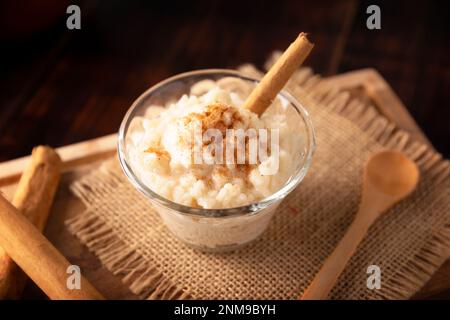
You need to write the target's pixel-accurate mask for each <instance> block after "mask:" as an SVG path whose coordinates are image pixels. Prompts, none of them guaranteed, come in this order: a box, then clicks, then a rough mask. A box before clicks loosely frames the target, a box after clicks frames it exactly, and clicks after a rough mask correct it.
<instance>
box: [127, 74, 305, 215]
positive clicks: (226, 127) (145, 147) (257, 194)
mask: <svg viewBox="0 0 450 320" xmlns="http://www.w3.org/2000/svg"><path fill="white" fill-rule="evenodd" d="M203 86H205V85H204V84H203ZM208 88H209V89H208V90H207V91H206V92H202V91H200V90H199V88H198V86H197V87H195V86H194V87H193V89H192V90H191V94H190V95H184V96H183V97H181V99H179V100H178V101H176V102H174V103H170V104H168V105H166V106H150V107H149V108H148V110H147V112H146V114H145V116H144V117H143V118H135V119H134V124H133V130H132V132H131V133H130V135H129V140H128V141H129V144H128V146H127V150H128V156H129V159H130V162H131V165H132V167H133V169H134V171H135V173H137V175H138V176H139V178H140V179H141V181H143V182H144V184H146V185H147V186H148V187H149V188H150V189H152V190H154V191H155V192H157V193H159V194H160V195H161V196H163V197H165V198H167V199H169V200H171V201H173V202H176V203H180V204H183V205H186V206H190V207H200V208H206V209H220V208H232V207H239V206H243V205H247V204H250V203H253V202H257V201H259V200H261V199H263V198H265V197H267V196H269V195H271V194H273V193H274V192H276V191H277V190H279V189H280V187H282V186H283V184H284V183H285V182H286V181H287V179H288V178H289V177H290V176H291V174H292V173H293V171H294V170H295V165H296V161H295V160H296V159H295V156H294V155H296V154H298V153H299V150H300V148H301V146H302V143H301V136H300V135H298V133H296V132H295V129H296V128H295V126H289V124H288V112H287V107H288V105H289V103H288V102H287V101H283V100H281V99H277V100H276V101H275V102H274V104H273V106H271V107H270V108H269V109H268V110H267V111H266V112H265V113H264V114H263V115H262V116H261V117H258V115H256V114H254V113H253V112H251V111H249V110H246V109H243V108H240V106H241V105H242V104H243V102H244V98H245V97H243V96H242V93H240V92H233V91H231V92H230V91H228V90H226V89H224V88H223V87H221V86H220V83H219V84H216V83H211V82H208ZM193 92H194V93H197V94H194V93H193ZM199 93H200V94H199ZM196 129H198V130H201V132H199V134H200V135H204V134H205V132H206V131H207V130H208V129H217V130H218V131H220V133H221V134H222V139H223V141H222V146H223V151H222V154H221V156H220V158H217V157H215V156H217V154H215V152H217V150H216V149H217V148H216V149H214V148H211V152H209V153H208V150H202V149H205V148H206V147H207V146H208V143H210V142H211V140H213V139H210V140H208V139H206V141H204V140H205V139H203V141H201V142H200V144H199V143H197V145H196V141H195V134H196V132H195V131H196ZM230 129H235V131H236V130H237V129H241V130H242V131H243V132H244V133H248V132H250V133H251V132H253V133H254V136H251V134H247V137H246V142H245V144H242V143H241V144H239V143H238V140H237V138H236V133H234V134H233V130H230ZM249 129H253V130H252V131H249ZM260 129H266V131H261V130H260ZM242 131H241V132H242ZM260 132H263V133H264V132H266V134H265V136H264V138H266V140H263V137H261V136H260V135H259V133H260ZM227 133H229V135H227ZM258 138H259V140H258ZM271 138H272V141H271ZM251 139H255V140H257V141H255V143H254V144H253V147H254V146H255V145H257V146H258V147H260V146H261V145H262V144H264V147H266V148H265V149H266V150H267V156H266V157H265V158H263V159H261V158H262V157H260V154H258V156H259V157H257V158H258V159H257V160H256V161H253V162H252V161H250V160H251V159H249V158H250V156H249V152H250V150H249V149H250V148H251V142H250V140H251ZM229 140H232V141H231V143H230V141H229ZM275 140H277V141H275ZM233 142H234V145H232V144H233ZM252 142H253V141H252ZM258 143H260V144H261V145H259V144H258ZM227 144H228V148H227ZM196 147H198V148H200V149H199V152H198V154H197V158H196V154H195V152H194V151H195V150H196ZM230 148H231V150H230ZM233 148H234V149H233ZM244 148H245V150H243V149H244ZM239 149H241V150H240V151H245V161H244V162H243V163H242V161H240V162H241V163H239V161H238V159H237V153H238V151H239ZM253 150H255V149H253ZM258 151H259V149H258ZM275 151H276V152H275ZM227 152H230V153H231V154H233V155H234V157H230V159H232V161H227V159H226V153H227ZM241 154H242V153H241ZM254 158H255V157H254ZM196 160H197V161H196ZM215 160H217V161H215ZM220 160H222V161H220ZM233 160H234V161H233ZM253 160H254V159H253ZM233 162H234V163H233Z"/></svg>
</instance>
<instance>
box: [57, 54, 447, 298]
mask: <svg viewBox="0 0 450 320" xmlns="http://www.w3.org/2000/svg"><path fill="white" fill-rule="evenodd" d="M277 56H278V53H275V54H274V55H273V56H272V58H271V59H269V60H268V63H267V64H266V66H265V67H266V68H269V67H270V66H271V64H272V63H273V61H275V59H276V58H277ZM239 70H240V71H241V72H243V73H245V74H248V75H249V76H253V77H260V76H262V73H261V72H260V71H258V70H257V69H256V68H255V67H253V66H252V65H243V66H241V67H240V68H239ZM287 89H288V90H289V91H290V92H292V93H293V94H294V96H295V97H296V98H298V99H299V100H300V101H301V102H302V103H304V104H305V105H311V104H315V105H320V107H321V108H322V109H324V110H327V111H333V112H335V113H337V114H340V115H342V116H344V117H346V118H347V119H349V120H351V121H352V122H353V123H355V124H356V125H358V126H359V127H360V128H361V130H363V131H364V132H366V133H367V134H368V135H369V136H371V137H372V138H374V139H375V140H376V141H378V142H379V143H380V144H381V145H383V146H384V147H386V148H388V149H396V150H399V151H402V152H404V153H405V154H406V155H408V156H409V157H410V158H411V159H413V160H414V161H416V163H417V164H418V165H419V166H420V168H421V170H422V172H427V174H428V175H429V176H430V177H431V178H432V179H433V180H434V181H435V183H437V184H441V183H444V184H445V185H447V184H448V179H447V178H448V177H449V175H450V162H449V161H448V160H445V159H442V156H441V155H440V154H438V153H436V152H435V151H434V150H432V149H431V148H430V147H428V146H427V145H425V144H423V143H420V142H417V141H414V140H413V139H412V138H411V137H410V135H409V134H408V133H407V132H405V131H403V130H400V129H398V128H397V127H396V126H395V124H394V123H392V122H390V121H389V120H388V119H387V118H385V117H384V116H382V115H381V114H379V113H378V112H377V111H376V109H375V108H374V107H373V106H371V105H368V104H366V103H363V102H362V101H360V100H359V99H358V98H354V97H352V96H351V94H350V93H349V92H347V91H345V90H339V89H337V88H335V87H332V86H330V85H329V84H327V83H326V82H325V81H322V79H321V77H320V76H318V75H314V73H313V72H312V70H311V69H309V68H302V69H300V70H298V71H297V72H296V73H295V74H294V76H293V77H292V78H291V80H290V81H289V83H288V85H287ZM102 169H103V170H100V171H96V172H95V173H93V174H90V175H87V176H86V177H83V178H82V179H81V180H79V181H77V182H75V183H74V184H73V185H72V186H71V189H72V191H73V193H74V194H75V195H76V196H77V197H79V198H80V199H81V200H82V201H83V202H84V204H85V205H86V206H87V208H88V209H87V210H86V211H85V212H83V213H82V214H80V215H78V216H76V217H75V218H73V219H71V220H68V221H66V225H67V226H68V229H69V231H70V232H71V233H72V234H74V235H76V236H77V237H78V238H79V239H80V241H81V242H82V243H83V244H85V245H86V246H87V247H88V249H89V250H90V251H92V252H93V253H94V254H95V255H96V256H97V257H98V258H99V259H100V261H101V262H102V263H103V264H104V265H105V266H106V268H107V269H108V270H110V271H111V272H112V273H113V274H115V275H119V276H120V277H122V281H123V282H124V284H125V285H127V286H129V288H130V290H131V291H132V292H133V293H135V294H136V295H138V296H140V297H142V298H144V299H189V298H195V297H192V295H191V294H190V293H189V292H186V291H185V290H183V289H181V288H179V287H178V286H177V285H175V284H174V283H172V282H171V281H170V280H169V279H167V278H166V277H165V276H164V275H163V274H162V273H161V272H160V271H158V270H157V269H156V268H155V266H154V263H153V262H152V261H149V260H148V259H146V258H144V257H143V256H142V255H141V254H139V253H138V252H137V251H136V250H135V248H133V247H130V246H128V245H126V244H125V243H124V242H123V241H122V240H120V238H119V237H118V236H117V235H115V233H114V230H113V229H112V228H111V227H110V226H109V225H107V224H106V223H105V222H104V221H102V220H101V219H100V218H99V217H98V216H97V215H96V214H95V212H93V211H91V210H89V206H90V205H89V204H90V202H91V201H90V199H89V191H90V187H89V183H88V180H90V179H101V180H102V181H103V183H105V184H112V185H114V184H117V183H119V182H120V177H118V176H117V175H116V174H115V173H114V172H113V171H112V170H108V168H107V166H103V167H102ZM98 175H101V178H100V177H99V176H98ZM444 189H445V188H444ZM448 257H450V221H449V223H446V224H444V225H443V226H442V228H440V229H439V230H436V232H434V233H433V235H432V236H431V237H430V239H429V240H428V241H427V242H426V244H425V245H424V247H423V248H422V249H420V251H419V252H418V254H417V255H416V256H414V257H413V258H412V259H411V260H410V261H409V262H408V263H407V264H406V265H405V266H404V267H403V268H402V269H400V270H399V271H398V272H397V275H396V276H395V277H393V280H390V281H388V282H384V283H383V286H384V287H385V288H388V290H384V292H385V293H384V294H383V295H381V294H378V295H377V297H378V298H380V299H406V298H410V297H411V296H412V294H413V293H415V292H417V291H418V290H419V289H420V288H421V287H422V286H423V284H424V283H426V281H427V280H429V279H430V278H431V276H432V275H433V273H434V272H435V271H436V270H437V268H439V266H440V265H441V264H442V263H444V262H445V260H447V258H448Z"/></svg>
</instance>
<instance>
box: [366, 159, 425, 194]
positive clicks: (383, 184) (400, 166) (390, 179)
mask: <svg viewBox="0 0 450 320" xmlns="http://www.w3.org/2000/svg"><path fill="white" fill-rule="evenodd" d="M365 174H366V182H368V183H370V184H371V185H372V186H373V188H375V189H376V190H378V191H379V192H383V193H385V194H387V195H390V196H396V197H405V196H406V195H408V194H410V193H411V192H412V191H413V190H414V189H415V187H416V185H417V182H418V181H419V170H418V168H417V165H416V164H415V163H414V162H413V161H411V160H410V159H409V158H407V157H406V156H405V155H403V154H402V153H400V152H397V151H391V150H386V151H382V152H379V153H377V154H375V155H374V156H373V157H371V158H370V160H369V162H368V163H367V165H366V173H365Z"/></svg>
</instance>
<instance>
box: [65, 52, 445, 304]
mask: <svg viewBox="0 0 450 320" xmlns="http://www.w3.org/2000/svg"><path fill="white" fill-rule="evenodd" d="M270 61H273V59H272V60H270ZM269 65H270V62H269ZM241 71H243V72H245V73H248V74H249V75H252V76H260V75H261V73H260V72H259V71H257V70H256V69H255V68H254V67H252V66H251V65H246V66H243V67H242V68H241ZM288 89H289V90H290V91H291V92H292V93H293V94H294V95H295V96H296V97H297V98H298V99H299V100H300V101H302V102H303V104H304V105H305V106H307V108H308V110H309V112H310V113H311V116H312V119H313V123H314V125H315V129H316V133H317V146H318V147H317V151H316V153H315V156H314V159H313V164H312V167H311V169H310V171H309V173H308V174H307V176H306V178H305V179H304V181H303V182H302V183H301V184H300V186H299V187H298V188H297V189H296V190H294V191H293V192H292V193H291V194H290V195H289V196H288V197H287V198H286V199H285V200H284V201H283V202H282V204H281V205H280V207H279V209H278V212H277V213H276V215H275V217H274V218H273V220H272V221H271V223H270V225H269V227H268V230H267V231H266V232H265V233H264V234H263V235H262V236H261V237H260V238H259V239H258V240H256V241H255V242H253V243H251V244H250V245H248V246H246V247H244V248H242V249H240V250H238V251H235V252H229V253H220V254H218V253H202V252H199V251H195V250H193V249H190V248H188V247H186V246H185V245H184V244H183V243H181V242H179V241H178V240H177V239H176V238H174V236H173V235H172V234H170V232H169V231H168V230H167V229H166V227H165V226H164V225H163V223H162V221H161V219H160V218H159V216H158V215H157V213H156V212H155V211H153V210H152V208H151V207H150V204H149V201H148V200H147V199H145V198H144V197H143V196H142V195H141V194H140V193H138V192H137V191H136V190H135V189H134V188H133V187H132V186H131V184H130V183H129V182H128V181H127V179H126V178H125V176H124V174H123V173H122V171H121V169H120V168H119V165H118V163H117V159H115V158H114V159H111V160H109V161H106V162H105V163H104V164H103V165H102V166H101V167H100V168H98V169H95V170H94V171H93V172H91V173H89V174H88V175H86V176H84V177H82V178H81V179H80V180H78V181H76V182H75V183H74V184H73V185H72V190H73V192H74V193H75V194H76V195H77V196H78V197H79V198H81V199H82V201H83V202H84V203H85V204H86V207H87V209H86V211H85V212H80V214H79V215H78V216H76V217H75V218H74V219H72V220H70V221H67V226H68V228H69V229H70V231H71V232H72V233H73V234H75V235H76V236H77V237H78V238H79V239H80V241H81V242H82V243H84V244H85V245H86V246H87V247H88V248H89V249H90V250H91V251H92V252H94V253H95V254H96V255H97V256H98V257H99V258H100V260H101V261H102V263H103V264H104V265H105V266H106V267H107V268H108V269H109V270H111V272H113V273H114V274H117V275H120V276H121V277H122V278H123V281H124V282H125V283H126V284H127V285H128V286H129V287H130V289H131V290H132V291H133V292H134V293H136V294H138V295H139V296H140V297H142V298H146V299H183V298H195V299H296V298H298V297H299V295H300V294H301V293H302V292H303V290H304V289H305V288H306V286H307V285H308V284H309V283H310V281H311V280H312V278H313V277H314V275H315V274H316V273H317V271H318V270H319V268H320V266H321V264H322V263H323V261H324V260H325V258H326V257H327V256H328V255H329V254H330V253H331V252H332V250H333V249H334V247H335V246H336V244H337V242H338V241H339V240H340V239H341V237H342V236H343V234H344V233H345V231H346V229H347V227H348V226H349V224H350V223H351V221H352V219H353V217H354V214H355V212H356V210H357V207H358V203H359V198H360V195H361V183H362V172H363V166H364V163H365V162H366V160H367V159H368V157H369V156H370V155H371V154H373V153H374V152H377V151H378V150H381V149H383V148H389V149H397V150H401V151H402V152H404V153H405V154H407V155H408V156H409V157H410V158H412V159H414V160H415V161H416V162H417V164H418V165H419V166H420V170H421V179H420V183H419V186H418V188H417V189H416V191H415V192H414V193H413V194H412V195H411V196H410V197H409V198H408V199H406V200H404V201H402V202H401V203H400V204H398V205H396V206H395V207H393V208H392V209H390V210H389V211H388V212H386V214H384V215H382V217H381V218H380V219H379V220H377V221H376V222H375V224H374V225H373V226H372V227H371V228H370V230H369V233H368V235H367V236H366V237H365V239H364V240H363V242H362V243H361V245H360V246H359V247H358V250H357V252H356V254H355V255H354V256H353V257H352V259H351V261H350V262H349V264H348V265H347V267H346V268H345V271H344V273H343V274H342V275H341V277H340V278H339V280H338V283H337V284H336V286H335V287H334V289H333V291H332V293H331V295H330V298H333V299H404V298H408V297H410V296H412V295H413V294H414V293H415V292H417V291H418V290H419V289H420V288H421V287H422V286H423V285H424V284H425V282H426V281H427V280H428V279H429V278H430V277H431V275H432V274H433V272H434V271H436V270H437V268H438V267H439V266H440V265H441V264H442V263H443V262H444V261H445V260H446V259H447V258H448V257H449V256H450V224H449V222H450V210H449V209H450V194H449V189H450V188H449V186H450V183H449V180H450V179H449V177H450V165H449V162H448V161H446V160H444V159H442V158H441V157H440V155H439V154H437V153H435V152H434V151H433V150H431V149H430V148H428V147H427V146H425V145H423V144H421V143H418V142H416V141H414V140H412V139H411V138H410V137H409V135H408V134H407V133H405V132H402V131H400V130H398V129H397V128H396V127H395V125H393V124H392V123H390V122H389V121H387V120H386V119H385V118H384V117H382V116H381V115H379V114H378V113H377V112H376V111H375V108H373V107H372V106H370V105H367V104H366V103H364V102H362V101H359V100H358V99H357V98H354V97H352V95H351V94H350V93H349V92H346V91H341V90H337V89H335V88H333V87H330V86H329V85H327V83H326V82H325V81H323V80H321V79H320V77H319V76H316V75H313V73H312V72H311V70H309V69H300V70H299V71H297V72H296V74H295V75H294V77H293V78H292V80H291V81H290V82H289V84H288ZM371 265H377V266H379V267H380V269H381V289H378V290H376V289H375V290H373V289H372V290H371V289H368V287H367V278H368V276H369V275H368V273H367V268H368V267H369V266H371Z"/></svg>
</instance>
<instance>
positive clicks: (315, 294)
mask: <svg viewBox="0 0 450 320" xmlns="http://www.w3.org/2000/svg"><path fill="white" fill-rule="evenodd" d="M359 217H361V218H359ZM371 222H372V221H371V220H370V219H365V218H364V215H360V214H357V215H356V218H355V220H354V221H353V222H352V224H351V225H350V227H349V229H348V230H347V233H346V234H345V235H344V237H343V238H342V239H341V241H340V242H339V244H338V245H337V247H336V248H335V249H334V251H333V253H332V254H331V255H330V256H329V257H328V258H327V259H326V260H325V262H324V264H323V265H322V268H321V269H320V271H319V272H318V273H317V275H316V276H315V277H314V279H313V281H312V282H311V284H310V285H309V287H308V288H307V289H306V290H305V292H304V293H303V296H301V299H302V300H322V299H326V298H327V296H328V294H329V293H330V291H331V289H332V288H333V286H334V284H335V283H336V281H337V279H338V278H339V276H340V274H341V273H342V271H343V270H344V268H345V266H346V265H347V262H348V261H349V260H350V258H351V257H352V255H353V254H354V253H355V251H356V248H357V247H358V245H359V243H360V242H361V241H362V239H363V238H364V236H365V235H366V233H367V230H368V229H369V227H370V225H371Z"/></svg>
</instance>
